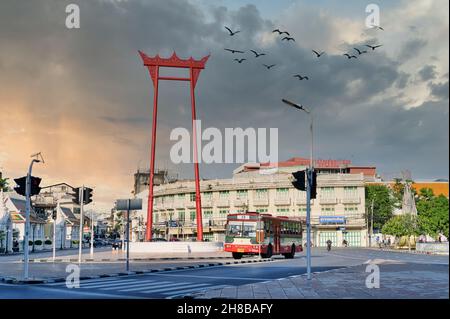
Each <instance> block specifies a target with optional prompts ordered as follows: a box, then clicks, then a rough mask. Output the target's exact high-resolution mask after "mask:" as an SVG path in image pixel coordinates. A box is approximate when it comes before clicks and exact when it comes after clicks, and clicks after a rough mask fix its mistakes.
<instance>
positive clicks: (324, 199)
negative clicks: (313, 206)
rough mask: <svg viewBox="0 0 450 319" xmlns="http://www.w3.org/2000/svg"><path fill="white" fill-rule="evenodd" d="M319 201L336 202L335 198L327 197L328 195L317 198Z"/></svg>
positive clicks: (322, 202) (324, 202) (321, 202)
mask: <svg viewBox="0 0 450 319" xmlns="http://www.w3.org/2000/svg"><path fill="white" fill-rule="evenodd" d="M319 203H320V204H337V199H336V198H335V197H334V198H329V197H321V198H320V199H319Z"/></svg>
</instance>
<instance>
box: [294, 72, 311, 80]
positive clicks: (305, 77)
mask: <svg viewBox="0 0 450 319" xmlns="http://www.w3.org/2000/svg"><path fill="white" fill-rule="evenodd" d="M294 78H298V79H299V80H300V81H302V80H309V78H308V77H307V76H301V75H300V74H296V75H294Z"/></svg>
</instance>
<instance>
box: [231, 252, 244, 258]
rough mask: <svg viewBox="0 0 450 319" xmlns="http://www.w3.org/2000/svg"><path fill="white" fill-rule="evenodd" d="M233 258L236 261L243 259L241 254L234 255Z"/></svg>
mask: <svg viewBox="0 0 450 319" xmlns="http://www.w3.org/2000/svg"><path fill="white" fill-rule="evenodd" d="M233 258H234V259H241V258H242V254H241V253H233Z"/></svg>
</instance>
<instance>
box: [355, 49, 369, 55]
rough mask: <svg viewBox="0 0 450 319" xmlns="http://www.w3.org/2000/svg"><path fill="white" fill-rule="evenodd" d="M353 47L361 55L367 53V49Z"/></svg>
mask: <svg viewBox="0 0 450 319" xmlns="http://www.w3.org/2000/svg"><path fill="white" fill-rule="evenodd" d="M353 49H355V50H356V51H357V52H358V54H359V55H361V54H363V53H367V51H366V50H364V51H361V50H359V49H358V48H353Z"/></svg>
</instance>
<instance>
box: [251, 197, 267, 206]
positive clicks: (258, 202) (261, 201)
mask: <svg viewBox="0 0 450 319" xmlns="http://www.w3.org/2000/svg"><path fill="white" fill-rule="evenodd" d="M253 205H254V206H265V205H269V199H268V198H255V199H254V200H253Z"/></svg>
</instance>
